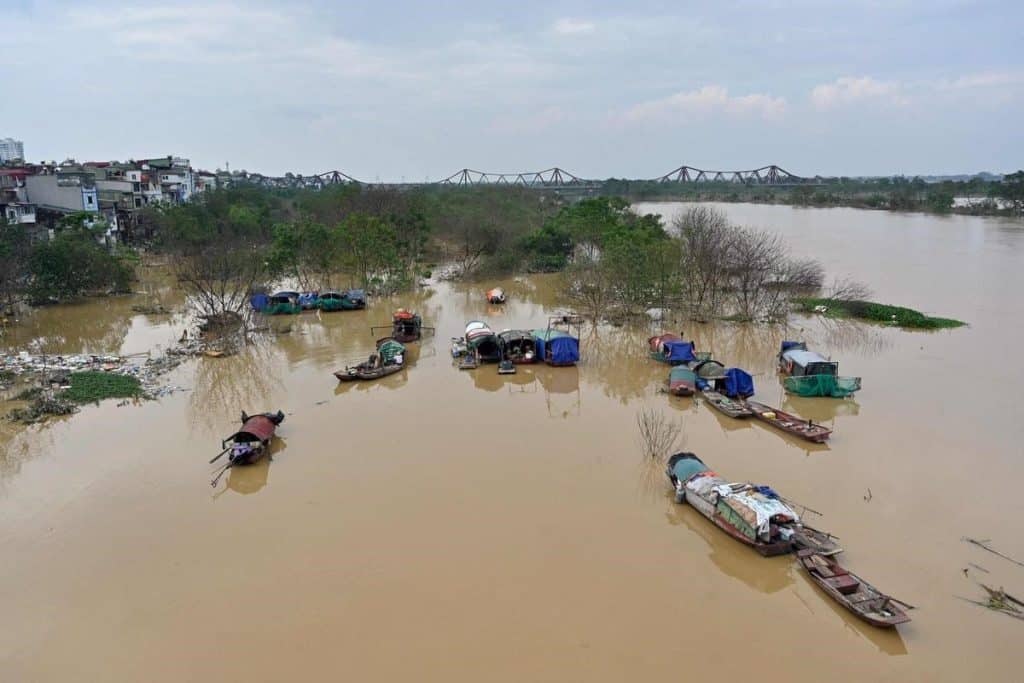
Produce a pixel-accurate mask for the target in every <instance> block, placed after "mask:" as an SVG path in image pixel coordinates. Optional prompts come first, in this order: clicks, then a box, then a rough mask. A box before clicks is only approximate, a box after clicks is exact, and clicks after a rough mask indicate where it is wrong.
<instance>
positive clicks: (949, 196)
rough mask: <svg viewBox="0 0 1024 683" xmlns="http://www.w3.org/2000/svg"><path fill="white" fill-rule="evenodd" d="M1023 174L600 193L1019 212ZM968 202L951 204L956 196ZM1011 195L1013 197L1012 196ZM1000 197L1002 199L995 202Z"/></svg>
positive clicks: (632, 184) (625, 184) (647, 185)
mask: <svg viewBox="0 0 1024 683" xmlns="http://www.w3.org/2000/svg"><path fill="white" fill-rule="evenodd" d="M1022 174H1024V172H1022V171H1018V172H1016V173H1012V174H1009V175H1007V176H1005V177H1004V178H1003V179H1002V180H993V179H988V178H985V177H980V176H975V177H973V178H970V179H967V180H943V181H940V182H927V181H926V180H924V179H923V178H920V177H915V178H906V177H903V176H895V177H891V178H887V177H881V178H847V177H839V178H821V179H815V180H814V181H813V182H812V183H809V184H805V185H790V186H785V185H755V184H751V185H744V184H737V183H727V182H708V183H689V184H683V183H673V182H666V183H662V182H658V181H655V180H619V179H611V180H608V181H606V182H605V183H604V184H603V185H602V188H601V193H602V194H605V195H614V196H622V197H627V198H629V199H631V200H633V201H659V200H661V201H664V200H670V199H676V200H684V201H714V202H754V203H765V204H793V205H796V206H823V207H827V206H849V207H854V208H864V209H888V210H893V211H928V212H933V213H950V212H953V211H956V212H958V213H967V214H978V215H989V214H992V215H994V214H1000V213H1017V214H1019V213H1021V211H1022V202H1021V200H1020V199H1019V196H1020V194H1021V192H1022V188H1024V180H1022V177H1024V175H1022ZM958 197H964V198H968V199H970V202H969V203H967V204H965V205H963V206H956V205H955V199H956V198H958ZM1015 198H1016V199H1015ZM1000 200H1001V201H1000Z"/></svg>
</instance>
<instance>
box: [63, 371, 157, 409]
mask: <svg viewBox="0 0 1024 683" xmlns="http://www.w3.org/2000/svg"><path fill="white" fill-rule="evenodd" d="M70 384H71V386H70V388H68V389H65V390H64V391H62V392H60V394H59V396H60V398H63V399H66V400H68V401H74V402H75V403H93V402H94V401H102V400H103V399H105V398H134V397H136V396H140V395H142V385H141V383H140V382H139V380H138V379H136V378H135V377H132V376H130V375H118V374H115V373H112V372H99V371H93V370H90V371H87V372H73V373H71V379H70Z"/></svg>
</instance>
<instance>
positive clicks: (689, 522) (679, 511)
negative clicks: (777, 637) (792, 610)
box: [662, 473, 794, 594]
mask: <svg viewBox="0 0 1024 683" xmlns="http://www.w3.org/2000/svg"><path fill="white" fill-rule="evenodd" d="M662 476H664V473H662ZM663 497H664V498H665V500H666V504H667V506H668V507H667V508H666V510H665V519H666V521H668V523H669V524H671V525H673V526H685V527H686V528H688V529H689V530H690V531H693V532H694V533H696V534H697V535H698V536H700V537H701V539H702V540H703V541H704V542H705V543H707V544H708V548H709V549H710V552H709V553H708V557H709V558H710V559H711V561H712V562H713V563H714V564H715V566H716V567H718V568H719V569H720V570H722V573H724V574H725V575H726V576H731V577H732V578H734V579H736V580H738V581H740V582H742V583H744V584H746V585H747V586H749V587H750V588H753V589H754V590H756V591H758V592H760V593H766V594H767V593H776V592H778V591H780V590H782V589H783V588H786V587H787V586H790V585H792V584H793V582H794V580H793V566H792V564H793V562H792V558H791V557H789V556H780V557H760V556H758V555H757V554H756V553H752V552H750V548H748V547H746V546H744V545H743V544H741V543H737V542H736V541H735V540H733V539H732V538H730V537H729V536H728V535H727V534H725V533H724V532H722V531H721V530H720V529H718V527H716V526H715V525H714V524H712V523H711V522H709V521H708V520H707V519H705V518H704V517H702V516H701V515H700V513H699V512H697V511H696V510H694V509H693V508H692V507H690V506H688V505H678V504H676V503H675V501H674V498H673V494H672V493H671V492H669V493H666V494H663Z"/></svg>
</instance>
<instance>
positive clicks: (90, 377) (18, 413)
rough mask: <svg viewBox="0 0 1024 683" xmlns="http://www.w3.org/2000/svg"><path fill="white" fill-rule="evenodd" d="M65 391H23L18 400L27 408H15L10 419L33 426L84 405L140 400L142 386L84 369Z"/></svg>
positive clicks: (125, 378)
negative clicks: (107, 401)
mask: <svg viewBox="0 0 1024 683" xmlns="http://www.w3.org/2000/svg"><path fill="white" fill-rule="evenodd" d="M66 381H67V384H66V388H63V389H46V388H43V387H41V386H33V387H29V388H26V389H24V390H22V391H21V392H20V393H18V394H17V395H16V396H14V400H15V401H27V402H28V405H26V406H24V407H21V408H13V409H12V410H11V411H10V412H8V414H7V418H8V419H9V420H12V421H14V422H21V423H24V424H34V423H36V422H42V421H44V420H46V419H48V418H50V417H54V416H58V415H72V414H74V413H76V412H78V406H79V405H80V404H83V403H98V402H99V401H102V400H104V399H108V398H140V397H142V396H143V395H144V394H143V390H142V383H141V382H140V381H139V380H138V378H136V377H132V376H130V375H122V374H119V373H115V372H103V371H98V370H84V371H81V372H72V373H70V374H69V375H68V376H67V379H66Z"/></svg>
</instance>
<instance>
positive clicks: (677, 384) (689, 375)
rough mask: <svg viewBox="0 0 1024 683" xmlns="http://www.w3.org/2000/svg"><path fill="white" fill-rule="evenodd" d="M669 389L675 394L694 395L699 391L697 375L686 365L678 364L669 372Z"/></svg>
mask: <svg viewBox="0 0 1024 683" xmlns="http://www.w3.org/2000/svg"><path fill="white" fill-rule="evenodd" d="M668 391H669V393H670V394H672V395H673V396H693V394H694V393H695V392H696V391H697V375H696V374H695V373H694V372H693V370H691V369H690V368H688V367H686V366H685V365H677V366H675V367H673V368H672V371H671V372H669V374H668Z"/></svg>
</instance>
